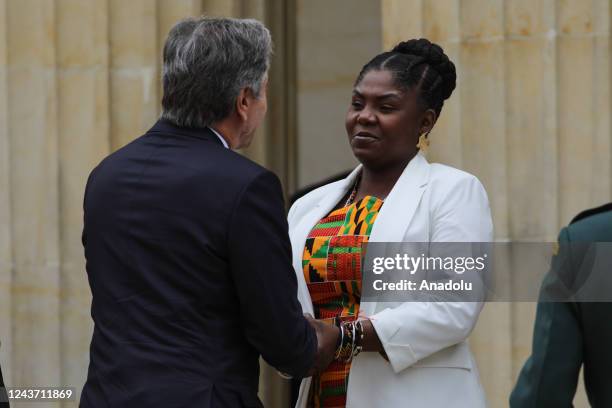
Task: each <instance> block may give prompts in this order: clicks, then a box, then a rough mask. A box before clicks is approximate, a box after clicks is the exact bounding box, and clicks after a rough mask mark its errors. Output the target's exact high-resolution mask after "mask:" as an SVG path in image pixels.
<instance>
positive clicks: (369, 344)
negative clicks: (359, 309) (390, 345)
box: [361, 319, 389, 361]
mask: <svg viewBox="0 0 612 408" xmlns="http://www.w3.org/2000/svg"><path fill="white" fill-rule="evenodd" d="M361 327H363V340H362V344H361V347H363V351H374V352H378V353H380V355H381V356H382V357H383V358H384V359H385V360H387V361H389V358H388V357H387V353H385V349H384V348H383V345H382V343H381V342H380V339H379V338H378V334H376V330H375V329H374V325H373V324H372V321H371V320H370V319H364V320H362V321H361Z"/></svg>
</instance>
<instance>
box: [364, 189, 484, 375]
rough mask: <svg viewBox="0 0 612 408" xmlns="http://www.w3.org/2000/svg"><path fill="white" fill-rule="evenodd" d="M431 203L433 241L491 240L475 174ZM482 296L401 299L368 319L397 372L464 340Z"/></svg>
mask: <svg viewBox="0 0 612 408" xmlns="http://www.w3.org/2000/svg"><path fill="white" fill-rule="evenodd" d="M439 202H440V206H439V207H438V208H432V210H431V212H432V217H433V220H432V231H431V234H430V236H431V241H432V242H490V241H491V240H492V234H493V226H492V222H491V214H490V210H489V202H488V199H487V195H486V192H485V190H484V188H483V187H482V185H481V184H480V182H479V181H478V179H476V178H475V177H469V178H464V179H462V180H460V181H459V182H457V183H456V185H455V186H454V188H453V189H451V190H450V191H449V192H448V193H447V194H446V196H445V197H444V198H443V199H441V200H439ZM481 309H482V303H481V302H448V301H431V302H416V301H415V302H406V303H403V304H401V305H400V306H398V307H395V308H387V309H384V310H382V311H380V312H379V313H377V314H375V315H374V316H372V317H371V318H372V324H373V326H374V328H375V329H376V333H377V335H378V337H379V339H380V341H381V344H382V345H383V347H384V349H385V352H386V354H387V356H388V358H389V363H390V364H391V367H392V368H393V370H394V371H395V372H396V373H399V372H401V371H402V370H404V369H406V368H408V367H410V366H411V365H413V364H414V363H416V362H417V361H419V360H422V359H424V358H426V357H428V356H430V355H432V354H434V353H436V352H438V351H440V350H443V349H445V348H447V347H450V346H452V345H455V344H458V343H460V342H462V341H464V340H465V339H466V338H467V337H468V336H469V334H470V333H471V331H472V329H473V328H474V326H475V324H476V321H477V320H478V316H479V314H480V311H481Z"/></svg>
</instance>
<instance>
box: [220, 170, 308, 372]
mask: <svg viewBox="0 0 612 408" xmlns="http://www.w3.org/2000/svg"><path fill="white" fill-rule="evenodd" d="M229 251H230V269H231V273H232V276H233V279H234V281H235V285H236V289H237V292H238V297H239V300H240V309H241V318H242V320H243V324H244V330H245V334H246V336H247V338H248V340H249V341H250V342H251V344H252V345H253V346H254V347H255V348H256V349H257V350H258V351H259V352H260V353H261V354H262V356H263V358H264V359H265V360H266V361H267V362H268V363H269V364H271V365H272V366H274V367H275V368H277V369H278V370H280V371H282V372H286V373H289V374H291V375H293V376H305V375H306V374H307V372H308V371H309V370H310V369H311V368H312V367H313V366H314V365H315V355H316V354H317V333H316V332H315V330H314V329H313V327H311V324H309V323H308V321H307V320H306V319H305V318H304V316H303V315H302V308H301V307H300V305H299V303H298V300H297V280H296V277H295V273H294V272H293V266H292V264H291V244H290V241H289V236H288V228H287V221H286V219H285V211H284V204H283V196H282V190H281V186H280V182H279V180H278V178H277V177H276V176H275V175H274V174H272V173H270V172H264V173H262V174H260V175H258V176H257V177H255V178H254V180H252V181H251V183H249V185H248V186H247V187H246V188H245V190H244V191H243V192H242V194H241V196H240V198H239V199H238V202H237V205H236V208H235V209H234V211H233V215H232V219H231V221H230V228H229Z"/></svg>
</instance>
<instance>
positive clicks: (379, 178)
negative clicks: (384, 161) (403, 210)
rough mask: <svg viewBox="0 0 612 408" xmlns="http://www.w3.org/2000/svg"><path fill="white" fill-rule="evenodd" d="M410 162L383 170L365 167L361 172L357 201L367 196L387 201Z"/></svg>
mask: <svg viewBox="0 0 612 408" xmlns="http://www.w3.org/2000/svg"><path fill="white" fill-rule="evenodd" d="M409 162H410V160H408V161H406V162H402V163H398V164H397V165H394V166H389V167H385V168H383V169H370V168H368V167H366V166H365V165H364V166H363V169H362V170H361V180H360V181H359V186H358V191H357V196H356V197H355V201H358V200H361V199H362V198H363V197H365V196H374V197H378V198H380V199H385V198H386V197H387V196H388V195H389V193H390V192H391V190H392V189H393V186H394V185H395V183H396V182H397V180H398V179H399V178H400V176H401V175H402V173H403V171H404V169H405V168H406V166H407V165H408V163H409Z"/></svg>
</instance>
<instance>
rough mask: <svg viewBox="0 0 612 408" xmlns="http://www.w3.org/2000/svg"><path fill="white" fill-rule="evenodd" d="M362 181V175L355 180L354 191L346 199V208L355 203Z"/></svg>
mask: <svg viewBox="0 0 612 408" xmlns="http://www.w3.org/2000/svg"><path fill="white" fill-rule="evenodd" d="M360 180H361V174H359V175H358V176H357V177H356V178H355V183H353V189H352V190H351V194H349V196H348V198H347V199H346V202H345V203H344V206H345V207H348V206H349V205H351V204H353V202H354V201H355V197H356V196H357V186H359V181H360Z"/></svg>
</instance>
